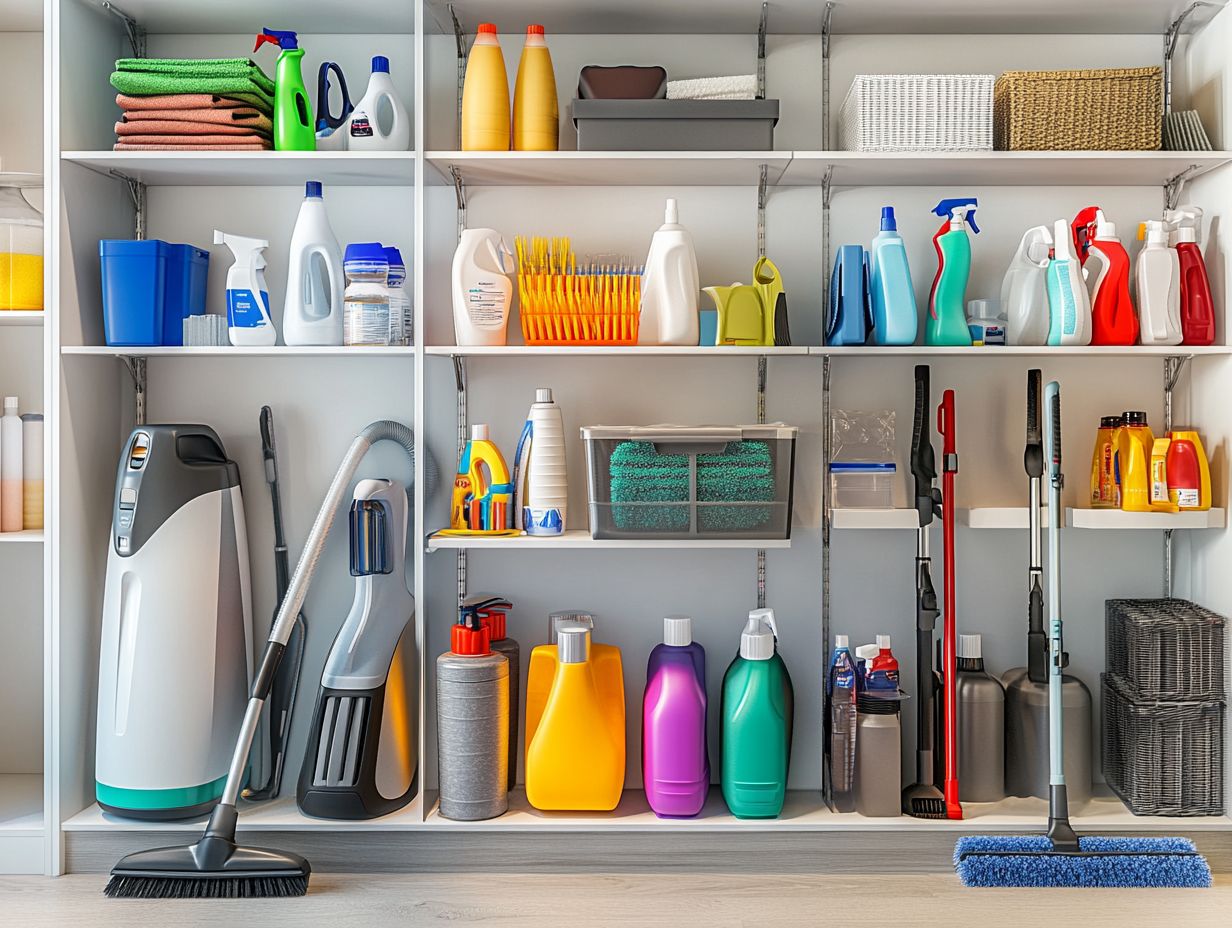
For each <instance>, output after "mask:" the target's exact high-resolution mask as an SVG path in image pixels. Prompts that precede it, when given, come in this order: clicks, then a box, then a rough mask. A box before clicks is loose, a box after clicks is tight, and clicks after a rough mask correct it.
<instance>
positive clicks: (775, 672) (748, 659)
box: [719, 609, 795, 818]
mask: <svg viewBox="0 0 1232 928" xmlns="http://www.w3.org/2000/svg"><path fill="white" fill-rule="evenodd" d="M777 638H778V626H777V625H776V624H775V621H774V610H773V609H754V610H753V611H752V612H750V613H749V618H748V622H746V623H745V626H744V632H743V634H741V636H740V654H739V656H738V657H737V658H736V659H735V660H734V661H732V663H731V666H730V667H728V668H727V673H726V674H724V676H723V699H722V705H721V707H720V710H719V711H720V732H719V733H720V741H721V747H720V752H721V754H722V768H721V772H720V780H721V784H722V787H723V799H724V800H725V801H726V802H727V807H728V808H729V809H731V812H732V815H734V816H736V817H737V818H775V817H777V816H778V814H779V813H780V812H782V810H783V800H784V798H785V797H786V795H787V768H788V764H789V762H790V761H791V726H792V715H793V714H794V709H795V697H794V695H793V692H792V687H791V677H790V676H789V675H788V673H787V665H786V664H784V663H783V658H782V657H780V656H779V653H778V650H777V648H776V647H775V640H776V639H777Z"/></svg>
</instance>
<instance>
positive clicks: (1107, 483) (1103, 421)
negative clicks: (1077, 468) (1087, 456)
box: [1091, 416, 1121, 509]
mask: <svg viewBox="0 0 1232 928" xmlns="http://www.w3.org/2000/svg"><path fill="white" fill-rule="evenodd" d="M1120 427H1121V417H1120V416H1101V417H1100V420H1099V431H1097V432H1096V433H1095V452H1094V453H1093V454H1092V455H1091V508H1092V509H1115V508H1116V506H1117V495H1116V474H1115V472H1114V468H1113V462H1114V459H1115V458H1116V432H1117V429H1119V428H1120Z"/></svg>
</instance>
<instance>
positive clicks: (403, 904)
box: [0, 860, 1232, 928]
mask: <svg viewBox="0 0 1232 928" xmlns="http://www.w3.org/2000/svg"><path fill="white" fill-rule="evenodd" d="M773 866H774V862H773V861H772V860H761V861H750V862H749V871H750V872H745V873H740V874H712V875H704V876H699V875H692V876H630V875H622V876H606V875H577V874H574V875H570V876H563V877H553V876H545V875H543V874H533V875H509V874H504V875H483V874H478V873H471V874H456V875H439V874H438V875H431V876H379V877H358V876H334V875H330V874H314V875H313V877H312V884H311V891H310V893H309V895H308V897H307V898H304V899H287V900H252V901H238V900H237V901H216V902H203V901H161V902H136V901H132V900H125V901H120V900H107V899H105V898H104V897H103V896H102V887H103V884H104V882H105V877H102V876H96V875H90V876H66V877H61V878H59V879H55V880H49V879H40V878H33V877H4V878H0V924H2V925H12V926H14V928H17V926H20V928H45V926H46V928H52V926H55V928H110V926H116V928H145V926H150V928H168V926H176V928H179V926H198V925H199V926H214V925H217V926H227V928H233V926H236V925H241V926H243V925H248V926H257V928H282V926H288V928H289V926H296V928H298V926H303V925H323V926H329V928H377V926H396V928H415V926H420V925H441V926H445V925H449V926H459V925H473V924H482V925H483V926H484V928H504V926H518V928H531V926H533V928H580V926H586V928H589V926H596V925H613V926H629V928H633V926H637V928H658V926H663V928H728V926H732V928H734V926H750V928H794V926H801V928H804V926H807V928H818V926H822V925H833V924H846V925H855V924H869V923H879V924H892V925H902V926H908V925H909V926H913V928H914V926H920V928H924V926H934V925H935V926H939V928H941V926H944V928H963V926H980V928H1017V926H1020V925H1021V926H1027V925H1041V924H1046V925H1047V926H1048V928H1064V926H1067V925H1081V926H1084V928H1096V926H1105V925H1107V926H1115V928H1152V926H1165V925H1184V926H1185V928H1204V926H1208V925H1209V926H1212V928H1214V926H1226V925H1228V924H1230V923H1232V922H1230V921H1229V919H1230V918H1232V875H1224V876H1222V877H1217V878H1216V886H1215V888H1214V889H1211V890H1082V889H1076V890H1073V889H1072V890H1009V889H1006V890H970V889H964V888H963V887H962V886H961V885H960V884H959V882H958V880H957V878H955V877H953V876H950V875H948V874H945V875H933V876H906V877H904V876H898V877H893V878H886V879H879V878H876V877H868V876H861V877H837V876H829V877H827V876H817V877H808V876H779V877H775V876H769V875H760V874H758V873H753V872H751V871H754V870H757V869H759V868H765V869H767V870H771V869H773ZM861 912H865V913H869V914H867V915H864V916H862V915H861V914H860V913H861ZM874 912H875V914H873V913H874ZM833 913H845V914H844V915H843V916H842V917H841V920H840V919H835V918H833V917H828V916H832V914H833Z"/></svg>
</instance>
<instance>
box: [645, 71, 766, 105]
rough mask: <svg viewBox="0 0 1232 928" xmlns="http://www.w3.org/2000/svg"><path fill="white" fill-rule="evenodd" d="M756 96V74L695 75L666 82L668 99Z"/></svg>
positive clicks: (725, 98) (744, 97) (750, 97)
mask: <svg viewBox="0 0 1232 928" xmlns="http://www.w3.org/2000/svg"><path fill="white" fill-rule="evenodd" d="M756 97H757V75H756V74H735V75H732V76H730V77H695V78H691V79H689V80H683V81H668V82H667V99H669V100H753V99H755V98H756Z"/></svg>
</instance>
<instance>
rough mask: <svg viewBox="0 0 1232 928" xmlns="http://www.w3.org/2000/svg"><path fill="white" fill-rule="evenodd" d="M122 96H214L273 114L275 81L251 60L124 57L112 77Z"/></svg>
mask: <svg viewBox="0 0 1232 928" xmlns="http://www.w3.org/2000/svg"><path fill="white" fill-rule="evenodd" d="M111 86H112V87H114V88H115V89H116V90H118V91H119V92H120V93H126V94H130V95H133V96H152V95H154V94H164V93H211V94H218V95H220V96H227V97H234V98H236V99H240V100H243V101H244V102H246V103H251V104H252V105H253V106H256V107H258V108H259V109H261V111H262V112H263V113H266V114H272V113H273V111H274V82H273V81H272V80H270V78H269V76H268V75H267V74H266V73H265V72H264V71H262V70H261V68H260V67H258V66H257V64H256V63H255V62H254V61H252V60H251V59H248V58H121V59H120V60H119V61H117V62H116V69H115V71H114V72H113V73H112V75H111Z"/></svg>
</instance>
